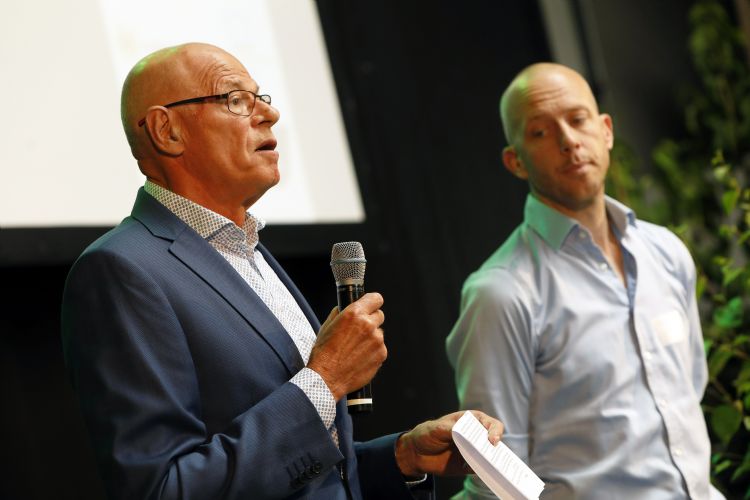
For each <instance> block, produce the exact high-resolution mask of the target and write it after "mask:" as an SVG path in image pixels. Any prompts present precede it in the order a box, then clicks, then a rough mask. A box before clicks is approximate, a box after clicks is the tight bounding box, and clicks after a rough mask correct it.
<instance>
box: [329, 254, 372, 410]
mask: <svg viewBox="0 0 750 500" xmlns="http://www.w3.org/2000/svg"><path fill="white" fill-rule="evenodd" d="M366 265H367V260H365V251H364V250H363V249H362V244H361V243H359V242H358V241H344V242H342V243H335V244H334V245H333V249H332V250H331V271H333V277H334V279H335V280H336V299H337V300H338V304H339V311H342V310H343V309H344V308H345V307H346V306H348V305H349V304H351V303H352V302H354V301H356V300H357V299H358V298H360V297H361V296H362V295H364V294H365V266H366ZM346 406H347V409H348V410H349V413H369V412H371V411H372V388H371V387H370V384H367V385H365V386H364V387H362V388H361V389H358V390H356V391H354V392H351V393H349V394H347V396H346Z"/></svg>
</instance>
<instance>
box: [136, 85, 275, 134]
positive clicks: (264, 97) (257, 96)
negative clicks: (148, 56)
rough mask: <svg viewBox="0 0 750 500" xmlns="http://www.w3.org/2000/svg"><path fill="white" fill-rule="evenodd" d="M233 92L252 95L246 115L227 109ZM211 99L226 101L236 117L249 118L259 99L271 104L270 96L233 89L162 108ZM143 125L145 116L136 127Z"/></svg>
mask: <svg viewBox="0 0 750 500" xmlns="http://www.w3.org/2000/svg"><path fill="white" fill-rule="evenodd" d="M235 92H248V93H250V94H253V97H254V99H253V107H252V108H250V112H249V113H248V114H242V113H235V112H234V111H232V110H231V109H229V99H228V97H229V95H230V94H233V93H235ZM211 99H226V100H227V109H228V110H229V112H230V113H232V114H235V115H238V116H250V115H252V114H253V111H254V110H255V103H256V102H257V101H258V99H260V100H261V101H262V102H264V103H265V104H269V105H270V104H271V96H270V95H268V94H256V93H255V92H253V91H252V90H242V89H235V90H230V91H229V92H226V93H224V94H216V95H205V96H203V97H192V98H190V99H183V100H181V101H175V102H170V103H169V104H165V105H164V107H165V108H173V107H175V106H181V105H183V104H193V103H203V102H207V101H209V100H211ZM145 123H146V117H145V116H144V117H143V118H141V119H140V120H138V126H139V127H142V126H143V125H144V124H145Z"/></svg>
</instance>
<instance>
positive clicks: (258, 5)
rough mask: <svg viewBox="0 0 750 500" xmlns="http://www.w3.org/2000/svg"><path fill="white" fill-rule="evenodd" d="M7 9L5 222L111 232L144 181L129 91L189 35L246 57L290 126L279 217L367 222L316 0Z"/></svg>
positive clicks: (149, 1) (3, 30)
mask: <svg viewBox="0 0 750 500" xmlns="http://www.w3.org/2000/svg"><path fill="white" fill-rule="evenodd" d="M2 11H3V15H2V16H0V63H2V75H3V78H1V79H0V95H2V98H3V104H2V109H3V112H2V114H0V169H1V170H2V177H1V178H0V228H6V229H7V228H35V227H69V226H75V227H86V226H112V225H115V224H117V223H118V222H119V221H120V220H121V219H122V218H123V217H125V216H127V215H128V214H129V213H130V209H131V207H132V203H133V200H134V198H135V193H136V190H137V188H138V187H139V186H141V185H143V182H144V178H143V176H142V175H141V173H140V172H139V171H138V168H137V165H136V163H135V160H134V159H133V158H132V156H131V154H130V150H129V148H128V146H127V141H126V140H125V135H124V134H123V132H122V128H121V125H120V120H119V95H120V88H121V85H122V82H123V80H124V79H125V75H126V74H127V72H128V71H129V69H130V68H131V67H132V66H133V64H135V63H136V62H137V61H138V60H139V59H140V58H141V57H142V56H144V55H146V54H148V53H150V52H153V51H154V50H156V49H159V48H162V47H166V46H170V45H176V44H180V43H184V42H190V41H201V42H208V43H212V44H215V45H218V46H220V47H222V48H224V49H226V50H228V51H229V52H231V53H232V54H234V55H235V56H237V58H238V59H239V60H240V61H242V62H243V63H244V64H245V66H246V67H247V69H248V71H249V72H250V74H251V76H253V78H254V79H255V80H256V81H257V82H258V84H259V85H260V87H261V90H262V91H263V92H264V93H268V94H271V96H272V97H273V104H274V106H275V107H276V108H277V109H279V111H280V113H281V120H280V121H279V123H278V124H277V125H276V126H275V127H274V131H275V135H276V138H277V139H278V143H279V145H278V151H279V153H280V160H279V166H280V171H281V178H282V180H281V182H280V183H279V185H278V186H276V187H275V188H273V189H272V190H270V191H269V192H268V193H266V195H265V196H264V197H263V199H261V200H260V201H259V202H258V203H257V204H256V205H255V206H254V207H253V208H252V211H253V212H254V213H256V214H258V215H260V216H261V217H263V218H264V219H266V220H267V221H268V222H269V223H282V224H315V223H326V224H329V223H357V222H362V221H363V220H364V210H363V208H362V202H361V198H360V194H359V189H358V185H357V180H356V176H355V172H354V167H353V163H352V158H351V153H350V150H349V146H348V143H347V139H346V133H345V130H344V125H343V120H342V117H341V110H340V106H339V104H338V99H337V97H336V92H335V88H334V83H333V77H332V74H331V69H330V63H329V59H328V56H327V53H326V47H325V42H324V39H323V35H322V31H321V27H320V22H319V18H318V13H317V9H316V6H315V3H314V0H211V1H207V0H206V1H195V0H180V1H177V0H127V1H122V0H66V1H58V0H24V1H19V2H5V4H4V5H3V8H2Z"/></svg>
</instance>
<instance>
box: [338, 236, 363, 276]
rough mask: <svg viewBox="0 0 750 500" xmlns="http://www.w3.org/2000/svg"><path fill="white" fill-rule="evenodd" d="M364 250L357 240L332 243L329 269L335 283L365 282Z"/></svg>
mask: <svg viewBox="0 0 750 500" xmlns="http://www.w3.org/2000/svg"><path fill="white" fill-rule="evenodd" d="M366 265H367V260H366V259H365V251H364V250H363V249H362V244H361V243H360V242H358V241H344V242H341V243H334V245H333V249H332V250H331V271H333V277H334V279H335V280H336V284H337V285H351V284H353V285H362V284H364V282H365V266H366Z"/></svg>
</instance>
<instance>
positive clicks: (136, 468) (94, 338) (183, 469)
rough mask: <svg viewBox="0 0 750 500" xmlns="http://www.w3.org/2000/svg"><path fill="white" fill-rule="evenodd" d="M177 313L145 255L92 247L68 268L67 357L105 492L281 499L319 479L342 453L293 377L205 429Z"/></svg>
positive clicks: (65, 308)
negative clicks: (138, 257) (217, 426)
mask: <svg viewBox="0 0 750 500" xmlns="http://www.w3.org/2000/svg"><path fill="white" fill-rule="evenodd" d="M169 293H174V291H173V290H171V291H169ZM186 293H188V292H187V291H186ZM194 307H195V308H196V310H200V308H201V307H202V304H201V303H200V300H196V301H195V304H194ZM205 314H216V311H206V312H205ZM181 320H182V318H181V316H180V315H179V314H178V313H177V312H176V311H175V310H174V307H173V304H172V302H171V301H170V299H169V297H168V293H167V291H165V289H164V287H163V286H162V285H160V284H158V283H157V281H155V280H154V279H153V276H152V273H150V272H149V271H148V269H144V265H143V263H142V262H141V263H136V262H134V261H133V259H131V258H129V257H125V256H123V255H122V254H118V253H117V252H112V251H106V250H101V249H100V250H98V251H92V252H88V253H86V254H84V256H82V257H81V258H80V259H79V260H78V261H77V263H76V264H75V265H74V267H73V268H72V270H71V272H70V274H69V277H68V281H67V282H66V288H65V292H64V297H63V309H62V325H63V332H62V333H63V347H64V354H65V358H66V364H67V366H68V369H69V371H70V375H71V378H72V382H73V385H74V387H75V389H76V392H77V393H78V397H79V400H80V405H81V408H82V413H83V416H84V419H85V421H86V424H87V428H88V430H89V432H90V434H91V436H92V442H93V443H94V446H95V454H96V457H97V460H98V463H99V467H100V472H101V474H102V477H103V479H104V483H105V487H106V489H107V493H108V495H109V497H110V498H114V499H132V498H143V499H176V498H184V499H188V498H191V499H209V498H222V499H239V498H254V499H258V498H285V497H288V496H292V495H294V494H299V493H300V491H301V490H302V489H303V488H304V487H306V486H307V485H308V484H310V483H312V482H314V481H316V480H321V481H322V480H323V478H324V477H325V476H326V475H327V474H328V473H329V472H330V471H331V470H333V468H334V466H335V464H336V463H337V462H339V461H340V460H341V459H342V455H341V453H340V452H339V450H338V448H337V447H336V445H335V444H334V443H333V442H332V440H331V439H330V436H329V434H328V432H327V430H326V429H325V428H324V426H323V424H322V422H321V419H320V417H319V416H318V414H317V411H316V410H315V408H314V406H313V405H312V403H311V402H310V401H309V399H308V398H307V397H306V396H305V395H304V393H303V392H302V391H301V390H300V389H299V388H298V387H297V386H295V385H294V384H292V383H289V382H286V383H283V384H281V385H279V386H278V387H276V388H275V389H273V390H271V391H270V392H269V393H268V394H267V395H266V396H265V397H263V398H262V399H261V400H260V401H258V402H257V404H254V405H252V406H251V407H249V408H247V409H246V410H245V411H244V412H242V413H240V414H238V415H236V417H235V418H234V419H232V420H231V421H230V422H227V424H226V426H225V428H223V429H222V430H221V431H220V432H209V431H208V429H207V427H206V424H205V422H204V420H203V419H202V408H201V399H200V394H201V386H200V385H199V381H198V377H197V376H196V369H195V366H193V358H192V356H191V348H192V347H193V346H191V345H190V344H189V340H188V339H187V337H186V336H185V335H184V332H183V325H182V324H181ZM259 376H262V374H260V375H259ZM228 382H231V381H228ZM248 390H252V387H248ZM300 477H306V478H308V479H307V480H308V482H302V481H300V480H299V478H300Z"/></svg>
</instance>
